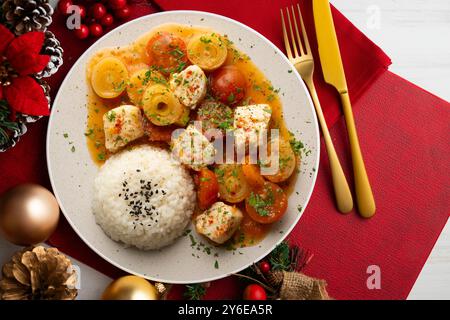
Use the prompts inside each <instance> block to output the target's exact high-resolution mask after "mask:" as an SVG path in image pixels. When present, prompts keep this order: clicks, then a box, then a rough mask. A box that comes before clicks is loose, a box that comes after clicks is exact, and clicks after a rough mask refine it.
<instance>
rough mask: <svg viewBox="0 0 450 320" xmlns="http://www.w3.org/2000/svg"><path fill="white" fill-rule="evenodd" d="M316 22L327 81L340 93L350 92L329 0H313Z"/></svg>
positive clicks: (324, 74)
mask: <svg viewBox="0 0 450 320" xmlns="http://www.w3.org/2000/svg"><path fill="white" fill-rule="evenodd" d="M313 12H314V23H315V26H316V35H317V43H318V46H319V56H320V63H321V65H322V71H323V76H324V78H325V81H326V82H327V83H329V84H331V85H332V86H333V87H335V88H336V89H337V90H338V91H339V93H345V92H348V89H347V81H346V79H345V72H344V67H343V65H342V58H341V52H340V50H339V43H338V40H337V36H336V31H335V30H336V29H335V28H334V22H333V16H332V15H331V8H330V3H329V1H328V0H313Z"/></svg>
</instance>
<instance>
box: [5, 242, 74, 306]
mask: <svg viewBox="0 0 450 320" xmlns="http://www.w3.org/2000/svg"><path fill="white" fill-rule="evenodd" d="M2 274H3V279H1V280H0V299H2V300H73V299H75V297H76V296H77V289H76V288H75V284H76V280H77V275H76V272H75V270H74V269H73V268H72V264H71V262H70V260H69V259H68V258H67V257H66V256H65V255H64V254H62V253H60V252H59V251H58V249H56V248H44V247H42V246H39V247H35V248H33V247H31V248H25V249H24V250H22V251H19V252H17V253H16V254H15V255H14V256H13V257H12V259H11V261H10V262H8V263H6V264H5V265H4V266H3V269H2Z"/></svg>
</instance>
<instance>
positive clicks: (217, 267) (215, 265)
mask: <svg viewBox="0 0 450 320" xmlns="http://www.w3.org/2000/svg"><path fill="white" fill-rule="evenodd" d="M214 268H215V269H219V261H217V260H216V262H214Z"/></svg>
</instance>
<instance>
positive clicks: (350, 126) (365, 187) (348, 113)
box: [340, 92, 376, 218]
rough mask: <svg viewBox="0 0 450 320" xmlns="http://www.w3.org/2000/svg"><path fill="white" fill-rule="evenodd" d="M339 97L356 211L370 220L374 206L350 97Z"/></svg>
mask: <svg viewBox="0 0 450 320" xmlns="http://www.w3.org/2000/svg"><path fill="white" fill-rule="evenodd" d="M340 95H341V101H342V106H343V109H344V117H345V122H346V124H347V132H348V138H349V141H350V152H351V155H352V163H353V172H354V176H355V189H356V202H357V203H358V210H359V213H360V214H361V216H363V217H364V218H370V217H372V216H373V215H374V214H375V211H376V206H375V200H374V198H373V193H372V188H371V187H370V182H369V177H368V176H367V172H366V167H365V165H364V160H363V156H362V153H361V148H360V146H359V140H358V134H357V133H356V126H355V120H354V118H353V111H352V105H351V102H350V96H349V95H348V92H341V93H340Z"/></svg>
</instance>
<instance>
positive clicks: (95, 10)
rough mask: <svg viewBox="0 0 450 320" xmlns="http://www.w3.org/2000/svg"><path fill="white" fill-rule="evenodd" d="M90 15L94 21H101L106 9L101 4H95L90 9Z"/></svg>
mask: <svg viewBox="0 0 450 320" xmlns="http://www.w3.org/2000/svg"><path fill="white" fill-rule="evenodd" d="M91 13H92V16H93V17H94V18H95V19H101V18H103V16H104V15H105V14H106V7H105V6H104V5H103V4H101V3H96V4H94V5H93V6H92V7H91Z"/></svg>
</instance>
